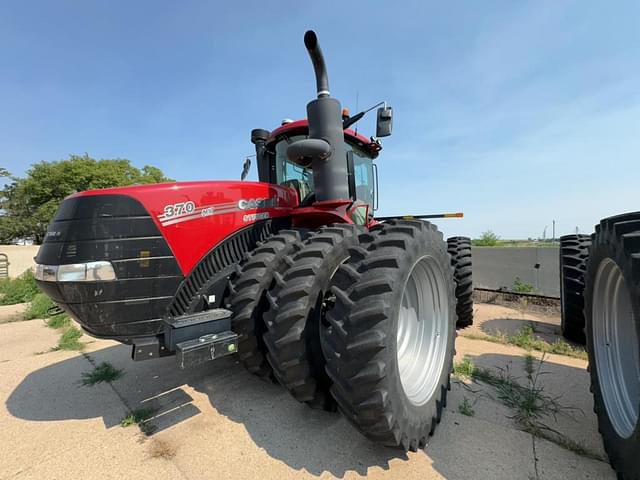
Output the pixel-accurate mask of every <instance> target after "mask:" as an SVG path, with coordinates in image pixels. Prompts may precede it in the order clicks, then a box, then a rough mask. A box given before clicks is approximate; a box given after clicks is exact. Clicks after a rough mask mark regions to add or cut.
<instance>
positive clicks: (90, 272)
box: [35, 261, 116, 282]
mask: <svg viewBox="0 0 640 480" xmlns="http://www.w3.org/2000/svg"><path fill="white" fill-rule="evenodd" d="M35 277H36V279H37V280H42V281H43V282H98V281H101V282H104V281H109V280H115V279H116V272H115V271H114V270H113V265H111V262H106V261H102V262H88V263H70V264H68V265H36V275H35Z"/></svg>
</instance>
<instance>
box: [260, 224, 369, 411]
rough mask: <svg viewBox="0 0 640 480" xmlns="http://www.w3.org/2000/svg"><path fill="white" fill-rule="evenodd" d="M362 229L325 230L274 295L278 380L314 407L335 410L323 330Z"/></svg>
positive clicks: (271, 330)
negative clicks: (339, 275) (337, 280)
mask: <svg viewBox="0 0 640 480" xmlns="http://www.w3.org/2000/svg"><path fill="white" fill-rule="evenodd" d="M362 232H363V230H362V228H360V227H357V226H356V225H349V224H337V225H331V226H327V227H322V228H320V229H319V230H317V232H316V233H315V234H313V235H312V236H310V237H309V238H308V239H307V240H306V241H305V242H304V246H303V248H302V249H301V250H300V251H299V252H297V253H295V254H291V255H289V257H288V263H290V264H291V267H290V268H289V269H288V270H287V271H286V273H285V274H284V275H283V276H278V278H277V281H276V282H275V283H274V285H273V286H272V288H271V289H270V290H269V292H268V295H267V298H268V300H269V306H270V308H269V310H268V311H267V312H266V314H265V321H266V324H267V328H268V331H267V332H265V334H264V343H265V344H266V346H267V349H268V356H267V358H268V361H269V363H270V364H271V367H272V368H273V372H274V374H275V377H276V378H277V380H278V381H279V382H280V383H281V384H282V385H283V386H284V387H285V388H286V389H287V390H289V392H290V393H291V394H292V395H293V397H294V398H295V399H296V400H298V401H300V402H305V403H307V404H308V405H309V406H311V407H313V408H323V409H325V410H328V411H335V410H336V406H335V401H334V400H333V398H332V397H331V394H330V393H329V387H330V385H331V382H330V381H329V377H328V376H327V374H326V372H325V368H324V366H325V359H324V356H323V354H322V347H321V345H320V330H321V329H323V328H325V327H324V324H325V323H326V321H325V319H324V316H325V313H326V309H327V308H326V307H327V301H328V300H329V299H328V295H330V290H329V289H330V284H331V279H332V277H333V275H334V274H335V272H336V271H337V269H338V267H339V266H340V265H341V264H342V263H343V262H344V261H345V260H346V259H348V258H349V255H350V254H349V248H350V247H353V246H354V245H357V244H358V235H359V234H360V233H362Z"/></svg>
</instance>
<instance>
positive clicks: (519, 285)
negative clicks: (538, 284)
mask: <svg viewBox="0 0 640 480" xmlns="http://www.w3.org/2000/svg"><path fill="white" fill-rule="evenodd" d="M535 290H536V289H535V287H534V286H533V285H531V284H530V283H527V282H525V281H523V280H522V279H521V278H520V277H516V279H515V280H514V281H513V291H514V292H515V293H532V292H535Z"/></svg>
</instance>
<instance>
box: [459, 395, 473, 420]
mask: <svg viewBox="0 0 640 480" xmlns="http://www.w3.org/2000/svg"><path fill="white" fill-rule="evenodd" d="M458 412H460V413H461V414H462V415H466V416H467V417H473V416H474V415H475V414H476V412H475V411H474V410H473V405H471V402H469V400H468V399H467V397H464V398H463V399H462V403H461V404H460V405H458Z"/></svg>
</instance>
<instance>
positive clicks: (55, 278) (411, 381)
mask: <svg viewBox="0 0 640 480" xmlns="http://www.w3.org/2000/svg"><path fill="white" fill-rule="evenodd" d="M304 41H305V45H306V47H307V50H308V52H309V55H310V56H311V60H312V63H313V66H314V70H315V75H316V83H317V94H318V96H317V99H315V100H313V101H311V102H310V103H309V104H308V105H307V116H308V119H307V120H301V121H297V122H289V123H283V125H282V126H281V127H280V128H277V129H276V130H275V131H273V132H268V131H266V130H253V131H252V133H251V140H252V142H253V143H254V144H255V148H256V161H257V166H258V176H259V180H260V181H259V182H244V181H239V182H233V181H210V182H179V183H167V184H159V185H145V186H134V187H127V188H112V189H106V190H96V191H88V192H81V193H78V194H74V195H72V196H70V197H68V198H67V199H65V200H64V202H63V203H62V204H61V206H60V208H59V210H58V212H57V213H56V215H55V217H54V219H53V221H52V223H51V225H50V226H49V229H48V232H47V234H46V238H45V241H44V243H43V245H42V247H41V248H40V251H39V252H38V256H37V257H36V261H37V263H38V267H37V275H36V276H37V278H38V281H39V285H40V287H41V288H42V289H43V290H44V291H45V292H46V293H47V294H48V295H49V296H50V297H51V298H52V299H53V300H54V301H55V302H56V303H57V304H59V305H60V306H61V307H62V308H64V310H65V311H67V312H68V313H69V314H70V315H71V316H72V317H73V318H74V319H75V320H76V321H78V322H79V323H80V324H81V325H82V327H83V329H84V330H85V331H86V332H87V333H89V334H90V335H93V336H96V337H101V338H112V339H115V340H118V341H120V342H123V343H126V344H131V345H132V346H133V358H134V360H144V359H150V358H156V357H162V356H165V355H176V357H177V359H178V362H179V364H180V366H182V367H186V366H189V365H195V364H199V363H203V362H205V361H208V360H213V359H215V358H218V357H221V356H224V355H228V354H231V353H235V352H236V351H237V352H238V354H239V357H240V359H241V360H242V362H243V363H244V365H245V366H246V367H247V368H248V369H249V370H250V371H251V372H253V373H255V374H256V375H259V376H262V377H265V378H272V379H275V380H277V381H278V382H279V383H280V384H282V385H283V386H284V387H285V388H286V389H287V390H288V391H289V392H291V394H292V395H293V396H294V397H295V398H296V399H297V400H299V401H301V402H306V403H308V404H309V405H310V406H313V407H319V408H325V409H327V410H335V409H336V408H339V409H340V410H341V411H342V412H343V413H344V414H345V415H346V417H347V418H348V419H349V420H350V421H351V422H352V423H353V424H354V425H355V426H356V427H357V428H358V429H359V430H360V431H361V432H362V433H364V434H365V435H366V436H367V437H369V438H371V439H373V440H375V441H378V442H381V443H383V444H385V445H390V446H401V447H402V448H404V449H410V450H416V449H418V448H421V447H423V446H424V445H425V443H426V441H427V438H428V436H429V435H430V434H431V433H432V432H433V430H434V428H435V426H436V424H437V423H438V421H439V420H440V416H441V414H442V409H443V407H444V405H445V401H446V394H447V389H448V388H449V374H450V372H451V368H452V360H453V354H454V339H455V329H456V322H459V324H460V325H468V324H470V323H471V320H472V317H471V315H472V303H471V302H472V300H471V250H470V247H469V242H468V239H464V238H462V237H455V238H453V239H451V240H450V242H449V243H447V242H446V241H444V240H443V237H442V233H440V232H439V231H438V230H437V229H436V227H435V226H434V225H432V224H430V223H428V222H425V221H422V220H419V219H415V218H414V219H406V218H405V219H401V218H395V219H394V218H385V219H378V220H376V219H374V217H373V214H372V212H373V208H374V204H375V202H376V182H375V178H376V173H375V172H376V170H375V168H374V164H373V160H374V158H376V157H377V155H378V153H379V151H380V149H381V145H380V143H379V141H378V140H377V139H374V138H371V139H368V138H366V137H364V136H362V135H359V134H356V133H355V132H354V131H353V130H351V129H349V128H348V127H349V126H351V125H353V124H354V123H355V122H356V121H357V120H359V119H360V118H362V116H363V115H364V113H363V112H361V113H359V114H357V115H354V116H353V117H348V116H346V115H345V116H344V117H343V115H342V110H341V106H340V102H339V101H338V100H336V99H335V98H331V97H330V96H329V85H328V79H327V72H326V68H325V65H324V60H323V56H322V53H321V51H320V48H319V46H318V42H317V38H316V35H315V34H314V33H313V32H311V31H309V32H307V33H306V34H305V37H304ZM390 130H391V109H390V108H389V107H386V106H384V107H382V108H381V109H379V110H378V124H377V136H385V135H388V134H390ZM245 171H246V169H245ZM456 292H457V294H458V298H457V301H456Z"/></svg>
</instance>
